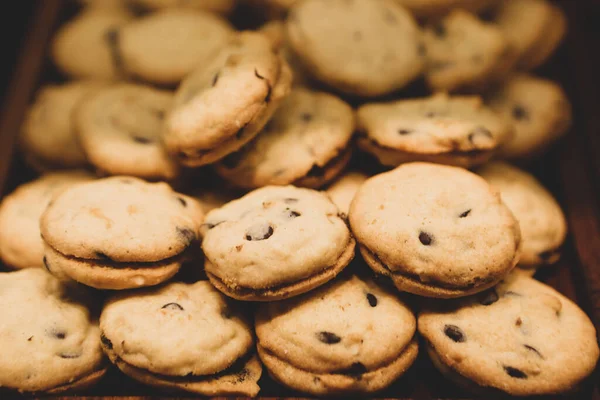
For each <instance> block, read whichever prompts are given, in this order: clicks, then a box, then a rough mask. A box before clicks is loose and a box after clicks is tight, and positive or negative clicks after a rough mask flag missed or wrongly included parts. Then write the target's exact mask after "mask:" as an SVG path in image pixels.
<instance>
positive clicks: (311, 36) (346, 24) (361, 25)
mask: <svg viewBox="0 0 600 400" xmlns="http://www.w3.org/2000/svg"><path fill="white" fill-rule="evenodd" d="M287 33H288V37H289V40H290V45H291V47H292V49H293V51H294V52H295V53H296V54H297V55H298V56H299V58H300V60H301V61H302V63H303V64H305V65H306V67H307V68H308V70H309V71H310V72H311V74H312V75H314V77H315V78H317V79H319V80H321V81H323V82H324V83H326V84H328V85H330V86H332V87H334V88H335V89H337V90H339V91H342V92H345V93H348V94H354V95H359V96H365V97H373V96H379V95H383V94H385V93H390V92H392V91H394V90H397V89H400V88H401V87H403V86H405V85H406V84H407V83H409V82H410V81H411V80H413V79H414V78H416V77H417V76H418V75H419V74H420V73H421V71H422V69H423V65H424V62H423V61H424V60H423V54H422V51H423V47H422V43H421V32H420V31H419V27H418V25H417V24H416V22H415V20H414V19H413V17H412V15H411V14H410V13H409V12H407V11H406V10H405V9H404V8H402V7H401V6H399V5H398V4H397V3H396V2H395V1H394V0H350V1H348V0H307V1H302V2H298V3H297V4H296V5H294V6H293V7H292V8H291V10H290V14H289V16H288V19H287Z"/></svg>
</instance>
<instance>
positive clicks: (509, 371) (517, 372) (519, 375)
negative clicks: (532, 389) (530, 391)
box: [503, 365, 527, 379]
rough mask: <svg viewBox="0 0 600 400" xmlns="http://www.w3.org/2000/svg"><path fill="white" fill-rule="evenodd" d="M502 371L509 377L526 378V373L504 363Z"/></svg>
mask: <svg viewBox="0 0 600 400" xmlns="http://www.w3.org/2000/svg"><path fill="white" fill-rule="evenodd" d="M503 368H504V371H505V372H506V373H507V374H508V375H509V376H510V377H511V378H516V379H527V374H526V373H525V372H523V371H521V370H520V369H517V368H514V367H509V366H506V365H504V366H503Z"/></svg>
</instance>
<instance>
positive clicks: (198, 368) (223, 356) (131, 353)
mask: <svg viewBox="0 0 600 400" xmlns="http://www.w3.org/2000/svg"><path fill="white" fill-rule="evenodd" d="M100 328H101V329H102V334H103V335H104V337H103V345H104V349H105V351H106V352H107V354H109V356H110V358H111V359H114V358H117V357H118V358H120V359H121V360H123V361H124V362H126V363H127V364H130V365H132V366H134V367H137V368H142V369H144V370H148V371H150V372H153V373H156V374H162V375H169V376H188V375H194V376H200V375H212V374H216V373H218V372H221V371H223V370H224V369H226V368H228V367H229V366H231V365H232V364H233V363H234V362H235V361H237V360H238V359H239V358H241V357H243V356H245V355H246V353H248V352H249V351H250V350H251V348H252V347H253V338H252V331H251V328H250V325H249V323H248V322H247V321H246V320H245V319H244V318H243V317H242V314H241V312H240V311H239V310H237V309H236V307H235V305H234V304H233V303H231V302H230V301H228V300H227V298H226V297H225V296H224V295H222V294H221V293H220V292H218V291H217V290H216V289H215V288H214V287H213V286H212V285H211V284H210V283H209V282H208V281H199V282H196V283H194V284H185V283H169V284H167V285H164V286H160V287H158V288H156V289H151V290H143V291H135V292H125V293H123V294H118V295H116V296H114V297H112V298H111V299H109V300H108V302H107V304H106V306H105V307H104V309H103V311H102V315H101V317H100Z"/></svg>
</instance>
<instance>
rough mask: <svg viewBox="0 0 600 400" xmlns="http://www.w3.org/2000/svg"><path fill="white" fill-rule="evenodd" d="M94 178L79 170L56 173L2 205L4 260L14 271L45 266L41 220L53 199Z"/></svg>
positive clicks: (1, 252)
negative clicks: (65, 190) (68, 189)
mask: <svg viewBox="0 0 600 400" xmlns="http://www.w3.org/2000/svg"><path fill="white" fill-rule="evenodd" d="M91 179H92V176H91V175H89V174H87V173H85V172H79V171H72V172H55V173H49V174H46V175H43V176H42V177H40V178H38V179H36V180H34V181H32V182H28V183H25V184H23V185H21V186H19V187H17V189H16V190H15V191H14V192H12V193H11V194H9V195H8V196H6V197H4V198H3V199H2V202H1V203H0V259H2V261H3V262H4V264H5V265H7V266H10V267H13V268H28V267H41V268H43V267H44V263H43V261H42V260H43V258H44V242H43V241H42V239H41V238H40V217H41V215H42V213H43V212H44V210H46V207H47V206H48V204H49V203H50V201H51V200H52V197H53V196H54V195H55V194H57V193H59V192H60V191H61V190H64V189H66V188H68V187H69V186H71V185H75V184H78V183H82V182H86V181H89V180H91Z"/></svg>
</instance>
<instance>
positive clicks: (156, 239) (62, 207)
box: [40, 177, 202, 289]
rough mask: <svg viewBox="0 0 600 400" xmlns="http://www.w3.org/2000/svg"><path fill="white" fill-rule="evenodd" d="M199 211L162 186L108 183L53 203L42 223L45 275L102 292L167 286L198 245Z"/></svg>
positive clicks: (127, 180) (121, 180)
mask: <svg viewBox="0 0 600 400" xmlns="http://www.w3.org/2000/svg"><path fill="white" fill-rule="evenodd" d="M201 223H202V210H201V208H200V205H199V204H197V202H196V201H195V200H193V199H192V198H190V197H187V196H184V195H181V194H178V193H176V192H174V191H173V190H172V189H171V188H170V187H169V185H167V184H165V183H155V184H153V183H147V182H144V181H142V180H140V179H136V178H133V177H112V178H105V179H99V180H96V181H94V182H90V183H83V184H80V185H77V186H75V187H72V188H69V189H67V190H65V191H64V192H62V193H61V194H60V195H59V196H57V197H56V198H55V199H54V200H53V202H52V203H51V204H50V205H49V206H48V208H47V209H46V211H45V212H44V214H43V215H42V218H41V220H40V229H41V233H42V238H43V240H44V242H45V251H44V263H45V265H46V268H48V270H49V271H50V272H52V273H53V274H55V275H57V276H59V277H61V278H71V279H73V280H76V281H78V282H80V283H83V284H85V285H88V286H93V287H96V288H99V289H127V288H134V287H141V286H151V285H156V284H159V283H161V282H164V281H165V280H167V279H169V278H171V277H172V276H173V275H174V274H175V273H176V272H177V271H178V270H179V267H180V266H181V263H182V261H183V259H184V257H185V254H186V250H188V248H189V247H190V246H191V245H192V244H194V243H196V241H197V240H198V238H199V236H198V233H199V232H198V231H199V227H200V224H201Z"/></svg>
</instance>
